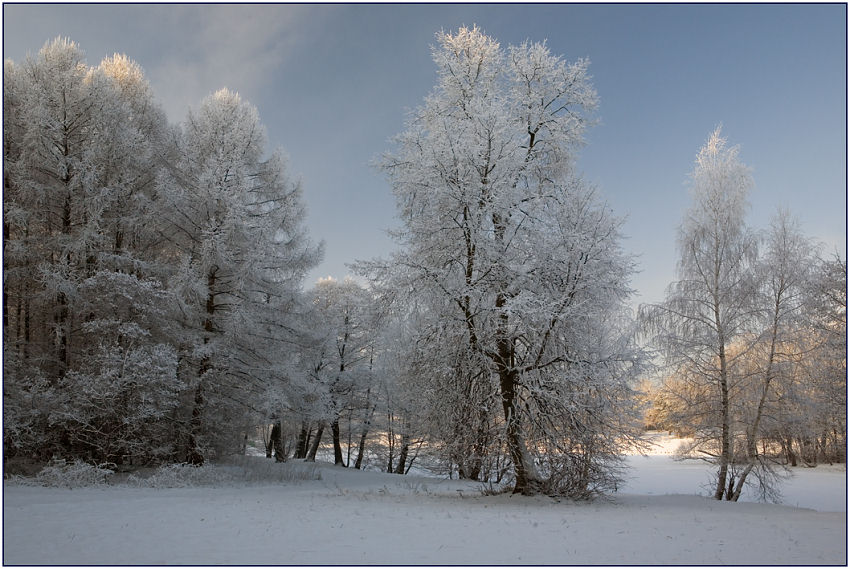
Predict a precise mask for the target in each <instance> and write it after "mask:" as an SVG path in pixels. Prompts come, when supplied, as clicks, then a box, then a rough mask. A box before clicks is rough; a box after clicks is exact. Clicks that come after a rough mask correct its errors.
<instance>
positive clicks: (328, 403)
mask: <svg viewBox="0 0 850 569" xmlns="http://www.w3.org/2000/svg"><path fill="white" fill-rule="evenodd" d="M311 296H312V300H313V309H314V311H315V313H314V315H315V319H316V327H315V329H314V330H313V333H314V334H316V335H317V336H318V342H317V344H316V345H315V347H314V351H313V354H314V359H313V360H312V361H311V363H312V365H311V366H310V368H311V372H312V378H313V380H314V381H316V382H317V384H318V385H319V386H321V391H322V393H323V394H324V397H323V398H322V401H321V403H320V406H319V408H317V409H316V412H317V416H316V417H315V418H316V419H318V420H319V421H320V423H321V424H324V423H325V422H326V423H328V424H329V425H330V427H331V435H332V441H333V448H334V464H336V465H337V466H348V464H347V462H346V460H345V458H344V456H343V452H342V444H341V438H340V421H341V419H342V417H343V413H345V412H348V413H349V414H350V413H352V412H353V411H354V407H355V406H359V404H360V403H363V404H364V405H366V406H367V407H368V404H369V401H368V400H369V397H368V396H367V395H366V393H367V391H370V387H371V386H370V379H371V364H372V360H373V356H374V346H373V343H374V339H375V335H376V330H375V326H374V324H375V317H374V309H373V303H372V298H371V296H370V295H369V293H368V291H367V290H366V289H365V288H363V287H362V286H361V285H360V284H358V283H357V282H356V281H354V280H353V279H350V278H346V279H345V280H344V281H342V282H338V281H335V280H333V279H322V280H320V281H319V282H318V283H316V285H315V286H314V287H313V290H312V293H311ZM358 410H360V409H358ZM319 429H320V430H319V432H318V433H317V434H316V436H315V438H314V439H313V443H314V445H313V446H312V448H317V445H318V442H319V440H320V439H321V433H322V430H323V428H322V427H321V426H320V427H319ZM304 444H305V445H306V441H305V443H304ZM313 457H315V453H313Z"/></svg>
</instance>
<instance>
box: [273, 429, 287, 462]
mask: <svg viewBox="0 0 850 569" xmlns="http://www.w3.org/2000/svg"><path fill="white" fill-rule="evenodd" d="M269 446H271V447H272V448H273V449H274V459H275V462H286V453H285V452H284V451H283V427H282V426H281V424H280V421H277V422H275V424H274V427H272V434H271V437H270V439H269Z"/></svg>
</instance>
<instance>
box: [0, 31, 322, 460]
mask: <svg viewBox="0 0 850 569" xmlns="http://www.w3.org/2000/svg"><path fill="white" fill-rule="evenodd" d="M3 109H4V122H3V136H4V139H3V148H4V172H3V175H4V199H3V252H4V256H3V268H4V278H3V300H4V302H3V307H4V312H3V336H4V344H3V348H4V381H3V395H4V397H3V404H4V406H3V418H4V423H3V437H4V454H5V456H6V457H10V456H15V455H25V456H32V457H36V458H40V459H46V458H50V457H51V456H54V455H57V456H72V457H79V458H84V459H88V460H91V461H96V462H111V463H116V464H122V463H126V462H128V461H132V462H135V463H148V462H162V461H176V462H183V461H187V462H190V463H193V464H200V463H202V462H203V461H205V460H207V459H208V458H211V457H214V456H217V455H220V454H221V453H224V452H227V451H228V450H229V449H232V448H234V447H235V446H236V445H237V444H238V443H240V442H241V441H239V440H237V439H239V438H240V437H244V433H245V432H246V431H248V430H250V429H253V428H254V426H255V425H257V424H258V423H261V422H262V421H264V420H265V418H266V417H268V416H270V415H271V414H272V413H273V412H278V411H277V409H276V408H275V405H277V404H278V402H279V401H280V399H281V397H282V394H290V390H291V384H293V383H297V382H296V381H294V380H293V379H292V378H293V375H294V374H295V373H297V370H298V366H299V354H298V350H295V349H292V348H293V346H297V345H300V344H303V343H306V342H308V341H309V340H310V337H309V335H308V334H306V331H307V330H309V326H308V324H307V323H306V321H305V317H306V314H307V313H308V310H307V307H308V306H309V302H307V301H306V300H305V299H304V298H303V293H302V291H301V287H302V281H303V279H304V277H305V274H306V272H307V271H308V270H309V269H311V268H312V267H313V266H315V265H316V263H317V262H318V260H319V259H320V254H321V250H320V248H319V247H317V246H315V245H313V244H311V243H310V240H309V238H308V237H307V234H306V231H305V229H304V226H303V222H304V209H303V204H302V198H301V188H300V186H299V184H298V183H297V182H296V181H294V180H293V179H291V177H290V176H289V174H288V173H287V169H286V162H285V159H284V158H283V156H282V155H281V154H280V153H279V152H272V153H267V151H266V139H265V132H264V129H263V126H262V125H261V123H260V122H259V118H258V116H257V111H256V109H255V108H254V107H253V106H251V105H250V104H248V103H246V102H244V101H242V100H241V99H240V97H239V96H238V95H237V94H235V93H232V92H230V91H227V90H221V91H218V92H217V93H215V94H213V95H210V96H209V97H207V98H206V99H204V101H202V102H201V104H200V105H199V106H198V108H197V109H195V110H192V111H190V112H189V114H188V115H187V117H186V119H185V121H184V122H183V123H182V124H180V125H170V124H168V122H167V120H166V118H165V115H164V113H163V112H162V110H161V109H160V108H159V107H158V106H157V104H156V103H155V100H154V94H153V92H152V90H151V88H150V86H149V84H148V82H147V81H146V79H145V77H144V75H143V73H142V71H141V69H140V68H139V66H138V65H137V64H135V63H134V62H133V61H131V60H129V59H128V58H126V57H124V56H121V55H116V56H114V57H111V58H107V59H105V60H104V61H103V62H101V63H100V65H98V66H96V67H89V66H88V65H87V64H86V62H85V60H84V55H83V52H82V51H81V50H80V48H79V47H78V46H77V45H76V44H74V43H73V42H71V41H68V40H64V39H57V40H55V41H52V42H48V43H47V44H46V45H45V46H44V47H43V48H42V49H41V50H40V51H39V52H38V54H37V55H36V56H34V57H30V58H28V59H27V60H26V61H25V62H23V63H22V64H16V63H14V62H12V61H8V60H7V61H6V62H5V66H4V92H3ZM273 409H274V411H273Z"/></svg>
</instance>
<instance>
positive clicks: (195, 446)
mask: <svg viewBox="0 0 850 569" xmlns="http://www.w3.org/2000/svg"><path fill="white" fill-rule="evenodd" d="M203 407H204V388H203V383H201V382H198V386H197V387H196V388H195V405H194V406H193V407H192V421H191V423H190V429H189V449H188V453H187V456H186V462H188V463H189V464H191V465H193V466H201V465H202V464H204V455H203V453H202V452H201V449H200V442H199V439H200V436H201V430H202V417H203Z"/></svg>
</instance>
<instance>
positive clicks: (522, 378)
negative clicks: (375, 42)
mask: <svg viewBox="0 0 850 569" xmlns="http://www.w3.org/2000/svg"><path fill="white" fill-rule="evenodd" d="M433 59H434V62H435V64H436V66H437V83H436V85H435V87H434V89H433V91H432V92H431V94H430V95H428V97H426V99H425V103H424V105H423V106H422V107H420V108H419V109H417V110H416V111H415V112H414V113H413V115H412V117H411V118H410V120H409V122H408V124H407V129H406V130H405V131H404V132H403V133H402V134H401V135H399V137H398V138H397V150H396V151H395V152H394V153H392V154H388V155H386V156H385V157H384V159H383V161H382V164H381V167H382V169H383V170H384V172H385V173H386V174H387V176H388V178H389V180H390V182H391V184H392V187H393V191H394V193H395V195H396V198H397V201H398V207H399V212H400V215H401V219H402V222H403V227H402V229H400V230H399V231H398V233H397V237H398V239H399V241H400V243H401V245H402V249H401V251H400V252H399V253H398V254H397V256H395V257H394V258H393V259H392V263H393V264H395V265H397V266H398V267H399V269H398V271H397V273H398V275H399V276H398V278H399V283H398V286H404V287H410V288H412V289H413V290H415V291H416V294H417V296H418V297H419V298H420V299H422V300H423V301H424V302H428V303H429V306H430V310H432V311H433V314H434V319H433V320H432V322H433V323H434V325H435V326H437V328H436V329H431V330H422V331H421V335H422V336H423V337H425V336H427V337H429V338H431V339H432V340H433V342H434V343H433V344H432V350H433V357H434V358H441V357H443V355H444V354H445V350H444V349H443V348H442V345H445V343H447V342H452V344H451V345H452V346H459V347H461V348H460V349H461V358H460V359H461V360H462V361H453V362H452V363H451V366H450V369H451V371H450V373H457V374H459V375H458V378H457V389H460V390H467V391H468V392H470V393H480V394H482V395H483V396H486V395H487V394H488V393H490V388H486V387H483V386H482V387H481V388H477V387H476V388H474V387H473V384H478V383H481V384H483V385H488V384H489V385H492V388H493V389H494V390H495V393H497V394H498V395H497V398H498V403H497V408H500V409H499V410H500V415H501V418H500V425H501V428H502V431H501V435H500V436H503V437H504V441H505V446H506V448H507V449H508V453H509V456H510V461H511V463H512V465H513V472H514V478H515V491H516V492H522V493H527V494H531V493H536V492H540V491H544V490H546V491H560V492H567V493H574V494H581V493H584V492H587V491H592V490H594V489H599V488H601V487H604V486H605V484H606V483H607V482H610V477H609V476H608V475H609V474H610V470H609V469H607V468H606V465H607V464H609V463H610V461H611V460H612V459H613V457H614V456H615V454H616V451H615V445H614V439H615V438H616V437H617V436H623V435H626V434H627V433H628V428H627V427H626V425H625V421H621V420H620V417H624V416H625V414H620V413H619V411H622V410H624V407H621V405H622V404H623V403H624V402H625V400H626V399H627V393H628V392H629V388H628V380H629V378H630V375H631V374H632V373H633V372H634V370H635V369H636V367H635V364H636V362H637V360H638V359H639V358H638V355H637V352H636V350H635V349H634V347H633V346H632V345H631V343H630V341H629V339H628V334H627V333H626V332H627V328H628V326H626V325H621V324H622V322H623V321H622V320H621V319H620V318H619V317H618V316H619V315H620V314H622V313H623V310H624V303H625V301H626V300H627V298H628V296H629V293H630V291H629V288H628V279H629V275H630V273H631V271H632V263H631V261H630V260H629V259H628V258H627V257H626V256H625V255H624V253H623V252H622V250H621V249H620V244H619V240H620V236H619V233H618V227H619V224H620V220H619V219H617V218H616V217H614V216H613V215H612V214H611V212H610V210H609V209H608V208H607V207H605V206H604V205H603V204H601V203H599V201H598V200H597V199H596V197H595V195H594V192H593V190H591V189H589V188H588V187H587V186H586V185H585V184H584V183H583V182H582V181H581V180H580V179H579V178H578V177H577V176H576V174H575V171H574V157H575V152H576V150H577V148H578V147H579V146H580V144H581V142H582V137H583V133H584V130H585V127H586V125H587V124H588V118H587V113H588V112H589V111H591V110H592V109H593V108H594V107H595V105H596V93H595V91H594V90H593V88H592V86H591V84H590V80H589V77H588V75H587V66H588V63H587V62H586V61H583V60H581V61H578V62H576V63H572V64H568V63H567V62H565V61H564V60H563V59H562V58H560V57H557V56H554V55H552V54H551V53H550V52H549V50H548V49H547V48H546V46H545V45H544V44H541V43H530V42H525V43H523V44H521V45H519V46H511V47H509V48H507V49H505V48H502V47H501V46H500V45H499V44H498V42H497V41H496V40H494V39H493V38H490V37H488V36H487V35H485V34H484V33H483V32H482V31H481V30H480V29H478V28H477V27H473V28H471V29H469V28H461V29H460V30H458V32H457V33H454V34H452V33H438V34H437V46H435V47H434V48H433ZM452 359H453V360H456V359H457V358H452ZM618 410H619V411H618Z"/></svg>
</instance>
